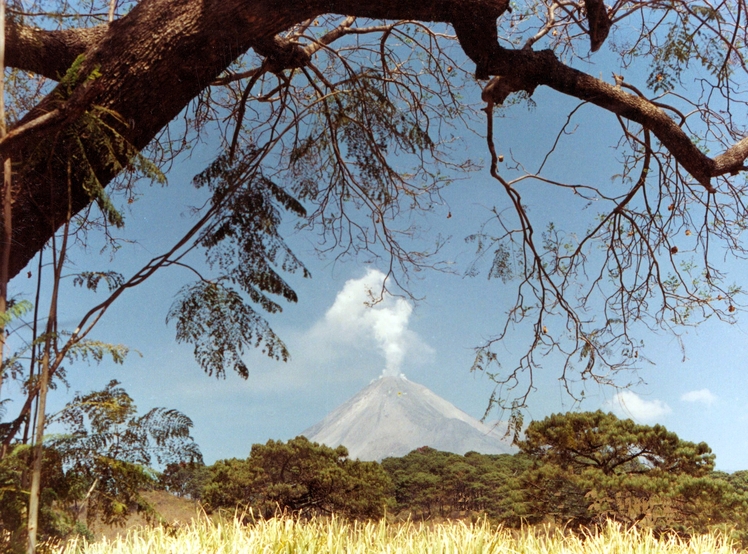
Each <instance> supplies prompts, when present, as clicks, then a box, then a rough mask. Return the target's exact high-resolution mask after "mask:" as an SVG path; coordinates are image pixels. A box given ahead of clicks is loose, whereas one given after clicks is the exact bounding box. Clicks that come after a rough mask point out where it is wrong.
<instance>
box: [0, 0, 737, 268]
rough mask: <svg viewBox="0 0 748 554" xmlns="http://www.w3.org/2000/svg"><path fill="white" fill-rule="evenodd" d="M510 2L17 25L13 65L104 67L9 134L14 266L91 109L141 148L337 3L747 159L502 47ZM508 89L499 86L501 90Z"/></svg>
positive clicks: (481, 69) (46, 212)
mask: <svg viewBox="0 0 748 554" xmlns="http://www.w3.org/2000/svg"><path fill="white" fill-rule="evenodd" d="M508 4H509V2H508V0H430V1H428V2H427V1H425V0H286V1H284V2H279V1H278V0H242V1H239V0H184V1H181V2H174V1H172V0H142V1H141V2H140V3H139V4H138V5H137V6H136V7H135V8H133V10H132V11H131V12H130V13H129V14H127V15H126V16H125V17H123V18H122V19H119V20H116V21H114V22H112V23H110V24H108V25H102V26H99V27H95V28H90V29H81V30H70V31H56V32H50V31H43V30H39V29H30V28H26V27H22V26H18V25H15V26H9V28H8V29H7V33H6V36H7V54H6V59H7V64H8V65H9V66H13V67H17V68H20V69H24V70H28V71H32V72H36V73H39V74H41V75H45V76H47V77H50V78H53V79H59V78H60V76H61V75H63V74H64V73H65V71H66V70H67V69H68V68H69V67H70V65H71V64H72V63H73V61H74V60H75V59H76V58H77V57H78V56H79V55H81V54H83V55H84V56H85V60H84V62H83V65H82V69H81V74H82V75H83V76H85V75H88V74H89V73H91V72H92V71H94V70H95V69H97V68H98V71H99V72H100V74H101V76H100V77H99V78H97V79H96V80H95V81H93V82H87V83H86V82H84V83H82V84H80V85H79V86H77V87H76V88H75V89H74V90H72V92H70V91H68V90H67V89H66V88H65V86H64V85H62V84H61V85H60V86H58V87H57V88H56V89H55V90H54V91H53V92H52V93H51V94H50V95H49V96H47V97H46V98H45V99H44V100H43V101H42V102H40V103H39V105H38V106H36V107H35V108H34V109H33V110H32V111H31V112H30V113H28V114H27V115H26V116H25V117H24V118H23V119H22V120H21V121H20V122H19V123H18V124H17V125H16V126H15V127H14V128H13V129H11V130H10V133H9V135H8V137H6V139H4V140H0V156H2V157H6V156H8V155H11V156H12V158H13V160H14V163H15V164H16V166H15V167H16V171H18V175H17V176H14V179H15V180H16V182H18V183H19V189H20V191H21V192H20V193H19V195H18V197H17V198H16V200H15V204H14V228H13V240H14V249H13V252H12V253H11V260H10V274H11V276H14V275H16V274H18V273H19V272H20V271H21V270H22V269H23V268H24V267H25V265H26V264H27V263H28V262H29V261H30V260H31V258H32V257H33V256H34V255H35V254H36V252H38V251H39V250H40V249H41V248H42V247H43V246H44V244H45V243H46V242H47V240H48V239H49V238H50V237H51V236H52V234H53V233H54V232H55V231H56V230H57V229H58V228H59V227H60V226H61V225H62V224H63V223H64V222H65V220H66V216H67V208H68V204H67V185H66V169H65V168H66V165H65V164H66V160H65V159H64V158H65V157H66V156H69V155H70V153H71V152H74V151H75V148H78V147H77V146H76V144H75V141H76V138H81V137H74V136H71V133H70V129H71V128H73V127H74V124H75V121H76V120H77V118H78V117H80V115H81V114H82V113H83V112H84V111H85V110H86V109H89V108H90V107H91V106H101V107H103V108H105V109H107V110H110V111H111V112H112V113H116V114H118V115H119V117H120V118H121V119H116V118H113V117H111V118H109V120H108V121H107V123H108V124H110V125H112V127H113V128H115V129H116V131H117V133H119V134H120V135H121V136H122V137H123V138H124V139H125V140H126V141H128V143H129V144H131V145H132V146H133V147H134V148H135V149H137V150H141V149H142V148H144V147H145V146H146V145H147V144H148V143H149V142H150V141H151V140H152V139H153V138H154V137H155V136H156V135H157V133H158V132H159V131H160V130H161V129H163V128H164V127H165V126H166V125H167V124H168V123H169V122H170V121H171V120H172V119H173V118H174V117H176V116H177V115H178V114H179V113H180V112H181V111H182V110H183V109H184V108H185V107H186V106H187V105H188V104H189V102H190V101H191V100H192V99H193V98H195V97H196V96H197V95H198V94H199V93H200V91H201V90H203V89H204V88H205V87H207V86H208V85H209V84H210V83H211V82H213V81H214V80H215V79H216V77H218V75H219V74H220V73H221V72H223V71H224V70H225V69H226V68H227V67H228V65H229V64H230V63H231V62H232V61H233V60H235V59H236V58H237V57H239V56H240V55H242V54H243V53H245V52H246V51H247V50H249V49H250V48H254V49H255V50H256V51H257V52H258V53H259V54H261V55H263V56H266V57H270V58H271V59H272V60H273V61H274V62H275V63H276V65H278V66H280V67H282V66H283V65H284V64H290V65H291V66H293V64H300V63H304V59H303V56H302V57H299V56H296V54H299V52H298V50H300V49H299V48H298V47H294V45H292V44H288V43H284V42H283V41H279V40H277V39H276V38H275V37H276V35H277V34H279V33H281V32H282V31H284V30H286V29H289V28H290V27H292V26H293V25H294V24H297V23H300V22H302V21H304V20H307V19H309V18H313V17H317V16H320V15H323V14H327V13H335V14H340V15H348V16H356V17H368V18H376V19H394V20H402V19H413V20H420V21H423V22H447V23H451V24H453V26H454V28H455V30H456V32H457V35H458V39H459V40H460V43H461V45H462V47H463V49H464V51H465V53H466V54H467V55H468V56H469V57H470V58H471V59H472V60H473V61H474V62H475V63H476V75H477V76H478V77H480V78H487V77H489V76H491V75H499V76H502V77H504V78H509V80H508V81H505V83H506V84H509V85H510V86H508V88H507V87H503V88H504V89H506V90H508V92H516V91H517V90H528V91H532V90H534V88H535V87H537V86H539V85H546V86H550V87H551V88H554V89H556V90H558V91H559V92H562V93H564V94H569V95H572V96H576V97H577V98H581V99H584V100H588V101H590V102H592V103H595V104H597V105H598V106H600V107H602V108H604V109H606V110H610V111H612V112H614V113H616V114H618V115H621V116H623V117H626V118H629V119H631V120H633V121H636V122H638V123H640V124H642V125H644V126H645V127H647V128H648V129H651V130H652V132H653V133H654V134H655V135H656V136H657V137H658V138H659V139H660V141H661V142H662V143H663V144H664V145H665V146H666V147H667V148H668V149H670V151H671V152H672V153H673V155H674V156H675V157H676V159H678V161H679V162H680V163H681V164H682V165H683V166H684V167H685V168H686V169H687V170H688V171H689V172H690V173H691V174H692V175H693V176H694V177H696V178H697V179H698V180H699V181H700V182H701V183H702V184H704V185H705V186H706V187H707V188H710V187H711V184H710V179H711V177H714V176H715V175H721V174H724V173H727V172H734V171H737V170H740V169H742V168H743V167H742V164H743V160H744V158H745V155H747V154H748V146H746V145H743V144H742V143H739V144H738V145H736V147H735V148H734V149H731V150H730V151H728V152H727V153H726V154H725V155H723V156H722V158H718V160H719V163H717V162H715V160H712V159H710V158H708V157H707V156H706V155H705V154H703V153H702V152H701V151H699V150H698V149H697V148H696V147H695V146H694V145H693V143H692V142H691V141H690V139H689V138H688V136H687V135H686V134H685V133H683V131H682V130H681V129H680V127H679V126H678V125H677V124H676V123H675V122H674V121H673V120H672V119H671V118H670V117H668V115H667V114H665V113H664V112H663V111H662V110H661V109H660V108H658V107H656V106H654V105H653V104H651V103H649V102H647V101H646V100H645V99H643V98H640V97H638V96H634V95H632V94H629V93H627V92H624V91H623V90H621V89H620V88H617V87H613V86H611V85H608V84H606V83H604V82H603V81H601V80H598V79H595V78H593V77H591V76H589V75H586V74H584V73H582V72H579V71H577V70H574V69H572V68H569V67H568V66H565V65H564V64H562V63H561V62H560V61H559V60H558V59H557V58H556V57H555V56H554V55H553V53H552V52H550V51H541V52H537V51H533V50H529V49H528V50H507V49H504V48H502V47H501V46H499V44H498V40H497V29H496V19H497V18H498V17H500V16H501V15H502V14H503V13H504V12H505V11H506V10H507V8H508ZM598 16H599V14H598ZM598 27H599V26H598ZM598 30H599V29H598ZM603 38H604V37H603ZM598 42H599V37H598ZM595 44H596V45H597V46H599V44H598V43H597V42H596V43H595ZM294 48H296V50H294ZM499 88H502V87H499ZM487 96H488V97H489V98H491V95H490V94H489V95H487ZM504 98H505V96H504ZM501 99H502V98H501V94H499V95H498V96H496V97H495V98H493V100H492V101H499V100H501ZM81 140H82V144H83V145H84V148H85V157H86V158H87V159H88V161H89V162H90V163H91V167H92V169H93V171H94V172H95V175H96V177H97V178H98V180H99V182H101V183H102V184H104V185H106V184H107V183H109V182H110V181H111V179H112V178H114V177H115V175H116V173H117V170H116V169H115V168H113V167H112V164H111V163H110V162H111V160H108V159H107V157H106V155H105V154H104V153H103V152H102V149H101V148H100V147H97V145H96V144H95V143H94V142H92V141H91V140H90V139H89V140H87V139H86V137H82V138H81ZM45 149H46V150H45ZM121 155H122V156H123V157H125V156H126V154H125V153H124V152H123V153H121ZM121 161H122V162H125V161H126V160H124V159H123V160H121ZM83 181H84V179H82V177H81V173H80V172H79V173H78V174H77V180H76V182H74V183H73V190H72V207H73V213H77V212H79V211H80V210H82V209H83V208H85V207H86V206H88V205H89V204H90V203H91V195H90V193H89V192H87V191H86V190H85V188H84V186H85V183H84V182H83ZM710 190H712V189H710Z"/></svg>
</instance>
